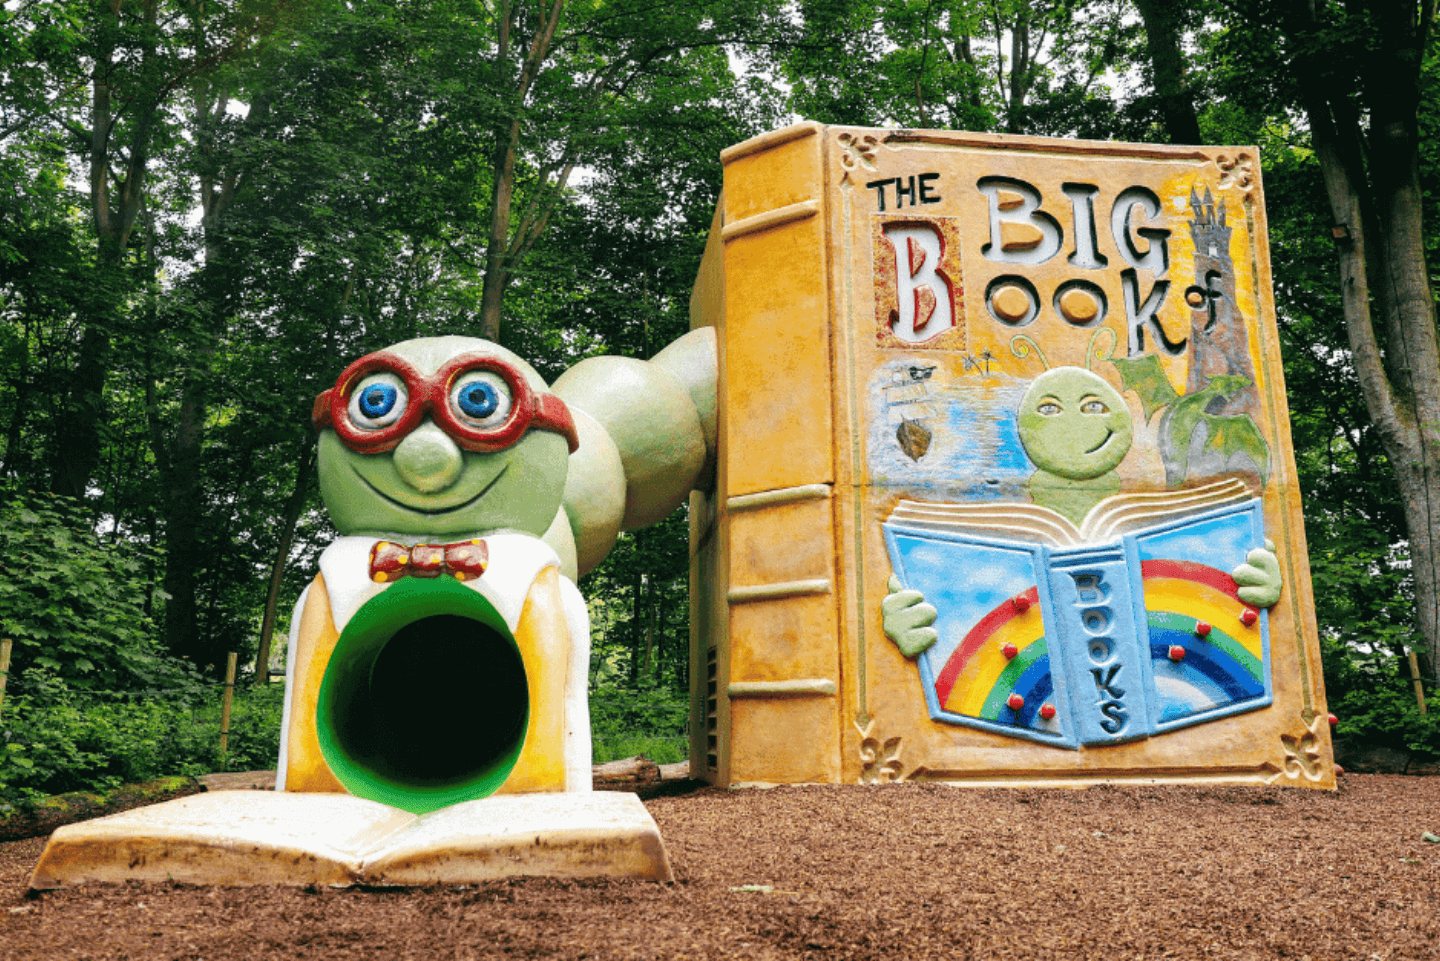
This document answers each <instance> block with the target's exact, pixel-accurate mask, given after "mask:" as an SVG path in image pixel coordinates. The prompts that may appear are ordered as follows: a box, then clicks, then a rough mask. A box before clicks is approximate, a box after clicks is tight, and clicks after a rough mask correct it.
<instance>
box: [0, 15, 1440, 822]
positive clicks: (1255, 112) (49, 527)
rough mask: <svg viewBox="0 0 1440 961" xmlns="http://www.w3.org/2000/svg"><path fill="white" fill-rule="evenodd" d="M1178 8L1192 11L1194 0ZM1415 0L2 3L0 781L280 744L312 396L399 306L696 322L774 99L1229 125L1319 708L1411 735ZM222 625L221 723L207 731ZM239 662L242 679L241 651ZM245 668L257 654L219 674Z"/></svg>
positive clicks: (307, 526) (487, 331)
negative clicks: (231, 678)
mask: <svg viewBox="0 0 1440 961" xmlns="http://www.w3.org/2000/svg"><path fill="white" fill-rule="evenodd" d="M1182 6H1183V10H1182V9H1181V7H1182ZM1434 19H1435V10H1434V0H1409V2H1401V0H1370V2H1363V0H1351V2H1345V3H1337V2H1332V0H1196V2H1192V3H1187V4H1184V5H1180V4H1171V3H1168V2H1166V0H689V2H663V0H343V2H342V0H4V2H3V15H0V551H3V556H4V557H5V561H4V562H3V573H0V637H8V638H11V639H12V640H13V642H14V654H13V664H12V668H11V679H10V683H9V693H8V695H7V700H6V701H5V703H4V706H3V713H0V805H3V804H4V803H6V802H7V801H14V800H17V799H21V800H23V799H25V798H31V797H35V796H38V795H41V794H44V793H48V792H54V791H58V790H66V789H71V788H75V787H81V786H103V785H105V784H113V783H116V782H118V781H121V780H127V779H136V778H140V777H146V776H153V775H155V774H161V773H183V772H187V771H199V770H203V769H208V768H213V767H215V766H216V765H219V764H221V763H224V764H227V765H229V766H232V767H243V766H247V765H249V766H263V765H265V764H273V762H274V747H275V738H276V729H277V728H278V711H279V699H278V695H277V689H278V687H279V685H273V684H269V683H265V682H267V681H268V680H269V671H268V670H267V668H272V667H273V668H275V669H277V670H278V669H279V668H280V661H279V658H280V657H282V656H283V649H284V640H283V638H284V636H285V632H286V630H287V626H288V625H287V621H288V616H289V612H290V609H291V606H292V605H293V603H294V600H295V598H296V597H297V596H298V593H299V591H300V590H301V589H302V588H303V586H304V584H305V583H306V582H307V581H308V580H309V579H310V578H311V577H312V575H313V572H314V570H315V566H316V558H317V556H318V553H319V551H320V550H321V549H322V547H323V546H324V545H325V543H326V542H327V541H328V540H329V538H330V537H331V536H332V535H333V531H332V530H331V528H330V527H329V524H328V521H327V520H326V517H325V514H324V512H323V510H322V508H321V505H320V503H319V498H318V492H317V485H316V479H315V458H314V437H313V434H312V433H311V430H310V427H309V424H308V413H309V410H310V404H311V400H312V399H313V398H314V397H315V395H316V394H318V393H319V392H320V391H322V390H324V389H325V388H326V387H328V386H329V385H330V384H331V383H332V382H333V379H334V377H335V374H336V373H337V371H338V370H339V368H340V367H341V366H343V364H344V363H345V362H347V361H348V360H350V359H353V358H355V357H358V356H360V355H362V354H364V353H367V352H369V351H372V350H375V349H378V348H380V347H383V346H385V345H387V344H390V343H393V342H395V341H398V340H402V339H405V338H408V337H414V336H422V335H427V334H440V333H467V334H474V335H478V336H483V337H487V338H489V339H491V340H495V341H498V342H499V343H502V344H504V345H505V346H507V347H509V348H510V349H512V350H514V351H516V352H517V353H518V354H520V355H521V356H523V357H526V358H528V359H529V360H530V361H531V362H532V363H533V364H534V366H535V367H536V368H537V369H538V370H539V371H540V372H541V373H542V374H543V375H544V376H546V377H547V378H549V379H553V378H554V377H556V376H557V375H558V374H559V373H560V372H561V371H563V370H565V369H566V368H568V367H570V366H572V365H573V364H574V363H576V362H577V361H579V360H581V359H582V358H584V357H587V356H591V355H594V354H601V353H612V354H624V355H630V356H637V357H649V356H652V355H653V354H654V353H656V352H657V351H658V350H660V349H661V348H662V347H664V346H665V345H666V344H668V343H669V342H670V341H671V340H673V339H674V338H675V337H677V336H679V335H680V334H681V333H683V332H684V331H685V330H686V329H687V328H688V322H689V318H688V302H689V289H690V286H691V284H692V282H693V279H694V277H695V273H696V269H697V266H698V263H699V258H700V254H701V250H702V248H703V245H704V239H705V236H706V233H707V231H708V228H709V225H710V220H711V216H712V214H713V210H714V206H715V202H716V198H717V195H718V191H719V181H720V172H721V171H720V164H719V161H718V155H719V152H720V150H721V149H723V148H724V147H726V146H728V145H730V144H732V143H736V142H739V141H741V140H744V139H746V138H748V137H751V136H754V135H755V134H758V133H761V132H763V131H765V130H768V129H772V128H775V127H778V126H782V125H784V124H785V123H788V122H790V121H791V120H793V119H795V118H797V117H804V118H806V119H811V120H817V121H822V122H827V123H844V124H861V125H866V126H881V127H883V126H908V127H945V128H958V129H968V130H984V131H1000V132H1009V133H1024V134H1035V135H1045V136H1063V137H1081V138H1088V139H1097V140H1124V141H1150V142H1172V143H1217V144H1257V145H1258V146H1259V147H1260V151H1261V157H1262V163H1263V170H1264V182H1265V195H1266V200H1267V204H1268V207H1269V212H1268V217H1269V222H1270V229H1271V257H1272V262H1273V265H1274V277H1275V300H1276V307H1277V314H1278V319H1279V323H1280V330H1281V336H1282V343H1283V352H1284V357H1285V367H1286V370H1285V373H1286V380H1287V384H1288V388H1289V397H1290V408H1291V417H1292V427H1293V431H1294V440H1295V447H1296V456H1297V461H1298V465H1299V470H1300V478H1301V484H1302V491H1303V498H1304V509H1305V518H1306V524H1307V530H1308V536H1309V543H1310V564H1311V570H1312V573H1313V576H1314V581H1315V597H1316V604H1317V617H1318V620H1319V624H1320V628H1321V634H1322V645H1323V649H1324V658H1325V680H1326V687H1327V690H1328V692H1329V698H1330V703H1331V707H1332V710H1334V711H1335V712H1336V713H1337V714H1339V715H1340V717H1341V722H1340V727H1339V732H1340V733H1341V734H1342V735H1347V736H1351V737H1355V738H1363V739H1368V740H1371V741H1377V742H1381V743H1384V744H1388V745H1391V746H1394V747H1406V748H1409V749H1411V750H1415V751H1419V752H1422V753H1428V754H1430V755H1436V754H1440V724H1437V722H1436V718H1437V717H1440V714H1429V715H1423V716H1422V715H1421V714H1420V713H1419V711H1418V710H1417V706H1416V702H1415V699H1414V691H1413V690H1412V688H1411V686H1410V683H1409V680H1408V667H1407V663H1406V655H1407V652H1408V651H1411V650H1414V651H1417V652H1418V653H1419V655H1420V657H1419V663H1420V667H1421V670H1422V673H1423V674H1424V675H1425V677H1426V678H1427V680H1428V681H1429V682H1430V683H1434V682H1435V680H1436V671H1437V662H1440V658H1437V657H1436V654H1437V648H1436V642H1437V637H1440V633H1437V621H1440V616H1437V612H1440V572H1437V564H1436V559H1437V555H1440V362H1437V353H1436V322H1435V302H1434V293H1433V288H1434V285H1433V284H1432V282H1431V279H1430V274H1429V268H1428V262H1429V259H1432V258H1433V257H1434V256H1435V254H1436V248H1437V246H1440V230H1437V229H1436V226H1435V225H1436V224H1437V223H1440V220H1437V217H1436V214H1437V211H1436V203H1437V196H1440V194H1437V190H1436V188H1437V184H1440V154H1437V147H1436V138H1435V128H1436V124H1437V122H1440V108H1437V99H1436V91H1437V84H1440V63H1437V57H1436V45H1435V42H1434V31H1433V29H1432V26H1433V23H1434ZM685 531H686V525H685V518H684V517H683V516H681V515H676V516H674V517H672V518H671V519H670V520H668V521H666V522H664V523H662V524H660V525H658V526H656V527H654V528H651V529H647V530H642V531H637V532H632V533H630V534H626V535H624V536H622V539H621V541H620V543H619V544H618V545H617V548H616V550H615V551H614V552H613V554H612V555H611V557H610V558H609V559H608V560H607V561H606V562H605V564H604V565H603V566H601V567H600V568H599V569H597V570H596V571H595V572H593V573H592V574H590V575H588V576H587V577H586V578H585V579H584V580H583V581H582V583H581V589H582V591H583V592H584V593H585V595H586V596H587V597H588V598H589V599H590V604H591V613H592V619H593V625H594V628H593V630H594V658H593V662H592V674H591V676H592V713H593V716H594V721H595V730H596V737H597V745H596V746H597V755H598V756H600V757H611V756H624V755H626V754H630V753H635V752H636V751H637V750H640V749H644V750H647V751H648V752H649V753H650V754H651V756H652V757H657V756H658V758H659V759H660V760H676V759H679V758H680V757H681V756H682V754H681V752H683V744H684V737H683V735H684V725H685V717H686V709H685V702H686V697H687V691H688V683H689V679H688V677H687V676H686V672H687V660H688V657H687V649H688V622H689V617H688V600H687V596H686V594H687V577H688V563H687V547H686V534H685ZM227 652H238V653H239V661H240V663H241V665H242V671H241V681H242V684H245V683H247V682H248V683H251V684H252V685H253V687H252V689H251V690H250V692H249V693H248V694H247V695H246V696H245V697H243V698H242V701H241V706H240V708H239V710H238V711H237V719H236V722H235V723H236V727H235V730H234V732H233V733H232V738H231V745H230V756H229V757H228V758H226V759H223V761H222V759H220V758H218V757H216V756H215V755H214V752H215V747H214V743H213V740H212V739H210V738H209V737H208V736H204V737H202V736H201V735H200V734H197V733H196V732H197V731H198V730H200V729H201V728H202V727H203V724H202V723H201V721H203V720H204V719H205V718H207V717H208V716H209V713H207V712H213V705H214V701H215V697H214V692H213V688H212V687H211V686H210V685H213V683H214V682H215V680H216V679H217V678H218V676H219V674H220V672H221V671H222V670H223V664H224V662H225V659H226V654H227ZM257 663H258V664H259V665H261V666H260V669H259V670H258V671H257V670H255V669H254V667H253V665H255V664H257ZM246 665H250V666H249V667H246Z"/></svg>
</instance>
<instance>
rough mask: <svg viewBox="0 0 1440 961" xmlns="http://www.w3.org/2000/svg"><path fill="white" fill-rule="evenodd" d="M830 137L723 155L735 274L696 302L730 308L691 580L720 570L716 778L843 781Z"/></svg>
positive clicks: (703, 759)
mask: <svg viewBox="0 0 1440 961" xmlns="http://www.w3.org/2000/svg"><path fill="white" fill-rule="evenodd" d="M824 130H825V128H824V127H823V126H821V125H820V124H814V123H802V124H797V125H795V126H792V127H788V128H785V129H783V130H778V131H775V132H773V133H770V134H766V135H764V136H762V137H757V138H755V139H754V140H751V141H747V142H746V143H742V144H738V145H736V146H734V147H731V148H729V149H728V150H726V151H724V152H723V153H722V154H721V162H722V164H723V165H724V171H725V181H724V193H723V197H722V200H721V219H720V223H719V224H717V226H718V228H719V238H718V239H719V244H720V247H719V254H718V256H719V263H720V266H721V269H720V271H719V272H718V276H717V273H716V272H715V271H714V270H713V269H711V270H707V269H704V268H702V271H701V284H700V286H699V287H698V288H697V291H696V295H695V297H694V298H693V299H692V305H693V309H694V311H695V316H696V317H697V319H704V318H706V317H707V316H708V317H716V318H718V323H716V328H717V330H716V333H717V342H718V344H719V377H720V383H719V392H718V408H719V418H718V420H719V431H720V441H719V451H720V454H719V458H718V461H717V465H716V493H715V497H714V500H713V502H706V500H705V499H704V498H696V499H695V500H694V501H692V508H698V513H699V514H700V515H701V516H700V517H698V518H697V517H696V516H695V515H696V513H697V510H694V509H692V540H691V545H692V567H691V570H692V584H694V583H701V582H703V581H704V580H705V578H703V577H701V574H702V573H707V574H708V575H709V586H708V587H706V588H702V589H701V591H700V592H699V594H703V595H704V596H703V597H699V599H698V603H696V607H697V608H698V610H697V612H696V614H695V615H694V619H695V623H694V631H695V637H694V639H693V641H692V643H693V646H694V648H695V652H694V661H693V666H694V668H695V670H694V672H693V673H692V677H693V678H694V681H693V685H694V694H695V701H696V711H695V718H696V719H697V720H700V721H701V722H702V725H703V727H704V730H705V734H704V738H703V741H702V740H701V738H698V737H697V738H696V739H695V741H694V742H693V745H692V752H694V753H692V770H695V769H697V768H701V767H703V768H705V770H704V771H699V770H696V773H702V774H704V775H705V776H707V777H708V778H709V779H711V780H714V781H716V782H718V783H726V784H735V783H745V782H782V781H784V782H796V781H836V780H838V779H839V776H840V756H839V737H840V735H839V713H840V712H839V703H840V701H839V682H840V676H839V647H838V645H839V640H838V633H839V632H838V627H837V612H836V590H835V569H834V568H835V561H834V555H835V530H834V519H833V504H832V494H833V485H834V481H835V466H834V453H833V451H834V437H833V430H832V423H831V421H832V414H831V410H832V404H833V400H832V394H833V391H834V385H833V383H832V379H833V378H832V371H831V363H830V358H831V352H830V351H831V346H830V340H831V329H830V328H831V323H830V316H831V313H830V303H829V291H828V287H827V275H828V264H827V263H826V258H825V256H824V255H823V254H822V253H821V252H823V251H826V250H827V248H828V244H827V243H826V237H827V232H826V215H825V205H824V187H823V170H824V137H823V132H824ZM715 240H716V238H715V237H714V236H713V233H712V237H711V242H712V243H711V246H710V248H708V249H707V260H710V259H711V257H713V256H715V254H714V241H715ZM711 263H712V264H713V260H712V261H711ZM717 284H718V285H719V286H720V288H721V290H720V291H719V294H718V297H717V292H716V289H715V288H716V286H717ZM717 299H718V300H719V301H720V302H722V303H723V308H722V309H720V310H718V311H717V310H716V302H717ZM697 502H699V503H697ZM711 514H713V518H714V519H713V522H711V521H710V520H709V515H711ZM692 596H698V595H692ZM701 749H703V756H702V750H701Z"/></svg>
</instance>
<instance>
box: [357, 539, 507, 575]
mask: <svg viewBox="0 0 1440 961" xmlns="http://www.w3.org/2000/svg"><path fill="white" fill-rule="evenodd" d="M489 562H490V549H489V548H488V547H486V546H485V542H484V541H482V540H480V539H479V538H476V539H475V540H471V541H456V542H455V543H453V544H416V545H415V546H414V547H406V546H405V545H404V544H396V543H395V542H393V541H379V542H377V543H376V545H375V546H374V547H372V548H370V579H371V580H372V581H378V582H380V583H382V584H383V583H385V582H387V581H398V580H399V579H400V578H402V577H405V576H407V575H408V576H410V577H439V576H440V575H441V574H449V575H450V576H451V577H453V578H455V579H456V580H457V581H473V580H474V579H475V578H477V577H479V576H480V575H481V574H484V573H485V565H486V564H488V563H489Z"/></svg>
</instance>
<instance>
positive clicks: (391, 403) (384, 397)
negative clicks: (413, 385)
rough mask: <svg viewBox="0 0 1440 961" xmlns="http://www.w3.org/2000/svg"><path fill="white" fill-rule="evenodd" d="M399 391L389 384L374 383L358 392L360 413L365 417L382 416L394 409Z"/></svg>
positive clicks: (398, 397)
mask: <svg viewBox="0 0 1440 961" xmlns="http://www.w3.org/2000/svg"><path fill="white" fill-rule="evenodd" d="M399 399H400V392H399V391H398V390H396V389H395V388H394V387H392V386H390V385H389V384H375V385H374V386H373V387H366V388H365V389H364V390H363V391H361V392H360V413H362V414H364V415H365V416H366V417H384V416H385V415H386V414H388V413H390V411H392V410H394V409H395V401H397V400H399Z"/></svg>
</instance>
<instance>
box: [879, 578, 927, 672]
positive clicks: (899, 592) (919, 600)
mask: <svg viewBox="0 0 1440 961" xmlns="http://www.w3.org/2000/svg"><path fill="white" fill-rule="evenodd" d="M889 590H890V593H889V594H887V595H886V596H885V599H884V600H883V601H881V602H880V616H881V619H882V622H883V624H884V626H885V636H886V637H888V638H890V640H892V641H894V642H895V646H896V647H898V648H900V653H901V654H904V655H905V656H906V657H914V656H915V655H917V654H919V653H920V652H921V651H923V650H925V649H926V648H928V647H929V646H930V645H931V644H934V643H935V642H936V641H937V640H939V638H940V635H939V634H937V633H935V628H933V627H931V626H930V625H931V624H934V623H935V618H936V616H937V615H938V612H937V611H936V610H935V608H934V607H933V606H931V605H929V604H926V603H925V596H924V595H923V594H921V593H920V592H919V591H907V590H905V589H904V585H902V584H901V583H900V578H898V577H896V576H895V575H894V574H891V575H890V584H889Z"/></svg>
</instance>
